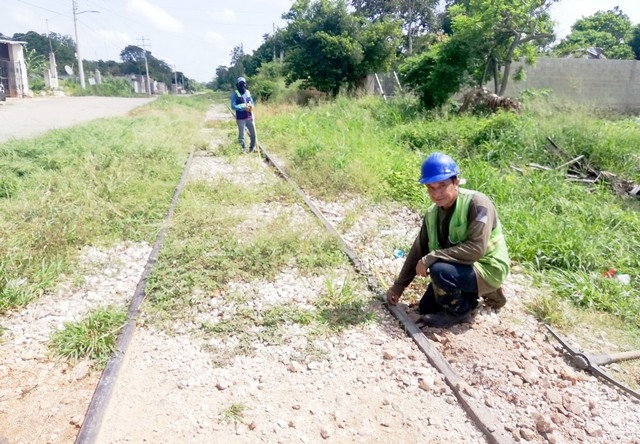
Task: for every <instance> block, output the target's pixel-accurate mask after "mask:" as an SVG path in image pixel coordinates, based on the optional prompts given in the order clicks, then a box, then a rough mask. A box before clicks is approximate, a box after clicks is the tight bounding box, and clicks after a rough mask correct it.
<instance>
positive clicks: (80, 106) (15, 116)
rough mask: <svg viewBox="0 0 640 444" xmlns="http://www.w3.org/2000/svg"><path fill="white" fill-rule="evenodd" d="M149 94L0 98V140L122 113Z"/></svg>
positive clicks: (142, 101)
mask: <svg viewBox="0 0 640 444" xmlns="http://www.w3.org/2000/svg"><path fill="white" fill-rule="evenodd" d="M151 100H153V98H124V97H38V98H28V99H7V101H6V102H0V143H3V142H6V141H7V140H9V139H12V138H17V139H19V138H24V137H33V136H37V135H38V134H41V133H44V132H46V131H49V130H52V129H57V128H66V127H70V126H73V125H77V124H78V123H82V122H88V121H90V120H94V119H99V118H102V117H113V116H119V115H123V114H126V113H127V112H128V111H130V110H132V109H133V108H136V107H138V106H142V105H144V104H146V103H149V102H150V101H151Z"/></svg>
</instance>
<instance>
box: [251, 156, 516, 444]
mask: <svg viewBox="0 0 640 444" xmlns="http://www.w3.org/2000/svg"><path fill="white" fill-rule="evenodd" d="M257 148H258V153H259V154H260V155H261V156H262V158H263V160H264V161H265V162H267V163H268V164H269V165H271V166H272V167H273V168H274V169H275V170H276V171H277V173H278V174H279V175H280V176H281V177H282V178H283V179H285V180H286V181H287V182H288V184H289V185H290V186H291V187H292V188H293V189H294V190H295V191H296V193H297V194H298V195H299V196H300V197H301V198H302V200H303V201H304V202H305V203H306V204H307V206H308V207H309V209H310V210H311V212H312V213H313V214H314V215H315V216H316V217H317V218H318V219H319V220H320V222H321V223H322V225H324V227H325V228H326V229H327V231H329V232H330V233H331V234H332V235H333V236H335V237H336V239H337V240H338V242H339V243H340V245H341V247H342V249H343V251H344V253H345V254H346V255H347V257H348V258H349V260H350V261H351V263H352V264H353V267H354V268H355V270H356V271H357V272H358V273H360V274H361V275H362V276H364V277H365V278H366V280H367V284H368V285H369V289H370V290H371V291H373V292H374V293H375V294H377V295H378V296H379V297H380V298H381V299H383V300H384V297H383V295H384V292H383V291H382V289H381V288H380V286H379V285H378V283H377V281H376V279H375V277H374V276H373V275H372V274H371V273H369V271H368V270H367V269H366V267H365V266H364V265H363V263H362V261H361V260H360V259H359V258H358V256H357V254H356V253H355V252H354V251H353V250H352V249H351V247H349V245H348V244H347V243H346V242H345V241H344V240H343V239H342V236H340V234H339V233H338V232H337V231H336V229H335V228H334V227H333V225H331V223H330V222H329V221H328V220H327V219H326V218H325V217H324V215H323V214H322V212H321V211H320V210H319V209H318V208H317V207H316V206H315V204H314V203H313V202H312V201H311V199H310V198H309V197H308V196H307V195H306V193H305V192H304V191H302V190H301V189H300V187H298V185H297V184H296V183H295V182H294V181H293V180H292V179H291V178H290V177H289V175H288V174H287V173H286V172H285V170H284V169H283V168H282V167H281V166H280V165H279V164H278V163H277V162H276V161H275V160H274V158H273V156H271V155H270V154H269V153H268V152H267V151H266V150H265V149H264V147H263V146H262V145H261V144H260V143H258V144H257ZM386 305H387V308H388V309H389V311H390V312H391V313H392V314H393V315H394V316H395V317H396V319H397V320H398V321H399V322H400V323H401V324H402V326H403V327H404V330H405V332H406V333H407V334H408V335H409V336H411V338H412V339H413V340H414V342H415V343H416V345H417V346H418V348H419V349H420V350H421V351H422V352H423V353H424V354H425V355H426V357H427V359H428V361H429V363H431V365H433V366H434V367H435V368H436V369H437V370H438V371H439V372H440V373H442V375H443V376H444V379H445V381H446V383H447V385H448V386H449V388H451V390H452V391H453V393H454V394H455V396H456V398H457V399H458V402H459V403H460V405H461V406H462V408H463V410H464V411H465V412H466V413H467V415H468V416H469V417H470V418H471V419H472V420H473V422H474V423H475V425H476V426H477V427H478V429H480V431H482V433H483V434H484V435H485V437H486V438H487V441H489V442H490V443H491V444H509V443H513V438H512V437H511V435H510V434H509V432H507V431H506V429H505V428H504V426H503V425H502V424H500V423H499V422H498V421H497V420H496V419H495V417H494V416H493V415H492V414H491V412H490V411H489V410H488V409H487V408H486V407H485V406H484V405H483V404H482V403H481V400H479V399H475V398H474V396H473V395H471V394H470V393H469V391H470V390H469V389H468V388H467V387H468V385H467V384H466V383H465V382H464V380H463V379H462V378H460V377H459V376H458V375H457V374H456V372H455V371H454V370H453V368H452V367H451V366H450V365H449V363H448V362H447V360H446V359H445V358H444V357H443V356H442V354H440V352H439V351H438V350H437V349H436V347H435V346H434V345H433V343H432V341H430V340H429V339H428V338H427V337H426V336H425V335H424V333H423V332H422V330H420V328H418V326H417V325H416V324H415V322H413V321H412V320H411V319H410V318H409V316H408V315H407V313H405V312H404V311H403V310H402V309H400V308H399V307H397V306H393V305H388V304H386Z"/></svg>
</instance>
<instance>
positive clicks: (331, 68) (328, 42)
mask: <svg viewBox="0 0 640 444" xmlns="http://www.w3.org/2000/svg"><path fill="white" fill-rule="evenodd" d="M283 18H284V19H285V20H287V21H288V25H287V28H286V29H285V30H284V33H283V38H284V46H285V48H286V54H285V59H284V62H285V73H286V74H285V75H286V80H287V82H288V83H292V82H294V81H296V80H301V81H302V86H304V87H314V88H316V89H318V90H319V91H323V92H328V93H331V94H332V95H333V96H335V95H337V94H338V92H339V90H340V88H341V87H342V86H345V85H346V86H347V87H348V89H349V90H354V89H356V88H357V86H358V85H359V84H360V83H361V82H362V80H363V79H364V78H365V77H366V75H367V74H370V73H373V72H376V71H380V70H387V69H388V68H389V67H390V65H391V62H392V61H393V59H394V57H395V50H396V48H397V47H398V42H399V39H400V35H401V29H400V25H399V23H397V22H395V21H389V20H386V19H384V20H380V21H376V22H374V23H372V22H370V21H368V20H366V19H364V18H363V17H359V16H356V15H354V14H350V13H349V12H348V11H347V4H346V2H345V1H344V0H336V1H331V0H315V1H312V0H297V1H295V2H294V4H293V5H292V7H291V9H290V10H289V12H288V13H286V14H284V15H283Z"/></svg>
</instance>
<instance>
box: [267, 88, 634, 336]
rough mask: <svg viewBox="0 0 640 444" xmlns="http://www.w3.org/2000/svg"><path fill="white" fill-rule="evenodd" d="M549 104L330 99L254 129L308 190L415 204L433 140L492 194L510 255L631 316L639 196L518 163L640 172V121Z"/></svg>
mask: <svg viewBox="0 0 640 444" xmlns="http://www.w3.org/2000/svg"><path fill="white" fill-rule="evenodd" d="M549 107H550V105H548V104H545V103H542V104H540V103H535V102H531V103H528V104H527V107H526V108H525V112H524V113H523V114H521V115H516V114H509V113H498V114H495V115H491V116H486V117H482V116H469V115H464V116H457V115H447V114H439V115H435V114H429V115H420V114H418V113H417V111H416V106H415V103H414V104H412V103H411V102H410V101H408V99H406V98H402V99H401V100H399V101H396V102H393V101H391V102H388V103H386V102H383V101H382V100H381V99H376V98H364V99H358V100H346V99H339V100H337V101H336V102H335V103H333V104H326V105H323V106H319V107H316V108H304V109H300V110H295V109H292V108H290V107H285V106H279V107H274V108H273V109H267V110H264V111H263V115H262V119H261V122H260V124H261V140H262V141H263V142H264V143H265V144H266V145H267V146H268V147H269V149H270V150H271V151H274V152H277V153H278V154H279V155H282V156H286V157H287V158H289V159H290V163H289V164H288V168H289V171H288V173H289V174H291V176H292V177H294V178H295V179H296V180H297V181H298V182H299V183H301V184H302V186H303V187H304V189H305V191H306V192H308V193H311V194H315V195H321V196H324V197H326V198H332V197H336V196H339V195H341V194H342V193H344V192H354V193H360V194H364V195H366V196H369V198H370V199H372V200H379V199H385V198H387V199H392V200H396V201H399V202H402V203H404V204H407V205H409V206H410V207H412V208H414V209H416V210H419V211H421V212H422V211H424V209H425V208H426V207H427V205H429V201H428V198H427V196H426V195H425V193H424V191H423V189H422V187H421V186H420V185H418V183H417V179H418V176H419V172H420V163H421V162H422V160H423V159H424V158H425V157H426V156H427V155H428V154H429V153H430V152H432V151H442V152H445V153H448V154H450V155H452V156H453V157H454V158H456V159H457V160H458V161H459V165H460V167H461V169H462V175H463V177H464V178H466V179H467V182H468V184H467V187H469V188H472V189H476V190H479V191H482V192H484V193H485V194H487V195H488V196H489V197H491V198H492V199H493V200H494V201H495V202H496V205H497V207H498V210H499V213H500V218H501V221H502V223H503V225H504V227H505V233H506V236H507V242H508V245H509V249H510V253H511V257H512V259H513V260H514V261H515V262H517V263H520V264H522V265H523V266H524V267H525V269H526V270H527V271H528V272H529V273H532V274H535V275H537V276H538V279H540V280H541V281H544V282H546V283H548V284H551V285H552V286H553V288H554V290H555V292H556V294H557V295H558V296H561V297H564V298H566V299H567V300H570V301H572V302H573V303H575V304H578V305H580V306H583V307H593V308H597V309H599V310H604V311H607V312H610V313H614V314H616V315H617V316H619V317H620V318H621V319H625V320H627V321H631V322H633V323H635V324H636V325H640V286H638V282H639V280H640V272H639V270H640V255H639V254H638V252H639V251H640V238H639V237H638V236H637V227H638V226H640V216H639V214H640V213H639V212H638V210H639V209H640V202H638V200H637V199H635V200H634V199H625V198H623V197H621V196H620V195H618V194H617V193H616V192H614V191H613V190H612V189H611V188H610V187H609V186H608V185H596V186H592V187H589V188H588V187H586V186H584V185H581V184H576V183H570V182H568V181H566V180H565V173H566V170H562V169H560V170H554V171H549V172H545V171H540V170H536V169H531V168H529V167H528V165H529V164H530V163H538V164H542V165H546V166H549V167H551V168H555V167H557V166H559V165H562V164H563V163H565V161H566V160H568V159H571V158H574V157H577V156H578V155H583V156H584V157H585V161H586V165H587V166H588V167H590V168H593V169H595V170H606V171H610V172H613V173H615V174H617V175H618V176H620V177H622V178H625V179H627V180H631V181H634V182H636V183H640V154H639V151H638V148H637V147H638V146H639V145H640V125H639V124H638V122H637V121H636V120H635V119H633V118H626V117H624V116H615V118H613V119H606V118H604V117H602V116H598V115H595V114H593V113H591V112H590V110H587V109H579V108H573V109H564V110H557V111H556V112H549V109H550V108H549ZM548 137H549V138H551V139H552V140H553V141H554V142H555V143H556V145H557V146H558V147H559V148H560V149H561V151H562V152H561V153H558V151H557V150H555V149H554V148H553V147H552V146H551V144H550V143H549V141H548V139H547V138H548ZM514 167H516V168H519V169H520V170H522V173H520V172H518V170H516V169H515V168H514ZM609 268H615V269H617V270H618V271H620V272H621V273H626V274H629V275H630V276H631V280H632V284H631V285H628V286H624V285H622V284H620V283H619V282H617V281H612V280H606V279H604V278H602V273H603V272H604V271H606V270H608V269H609Z"/></svg>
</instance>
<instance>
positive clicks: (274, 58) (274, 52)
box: [273, 23, 276, 62]
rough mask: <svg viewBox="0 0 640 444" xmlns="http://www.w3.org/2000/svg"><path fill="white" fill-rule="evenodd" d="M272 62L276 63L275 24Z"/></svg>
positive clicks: (274, 26)
mask: <svg viewBox="0 0 640 444" xmlns="http://www.w3.org/2000/svg"><path fill="white" fill-rule="evenodd" d="M273 61H274V62H275V61H276V24H275V23H274V24H273Z"/></svg>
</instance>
